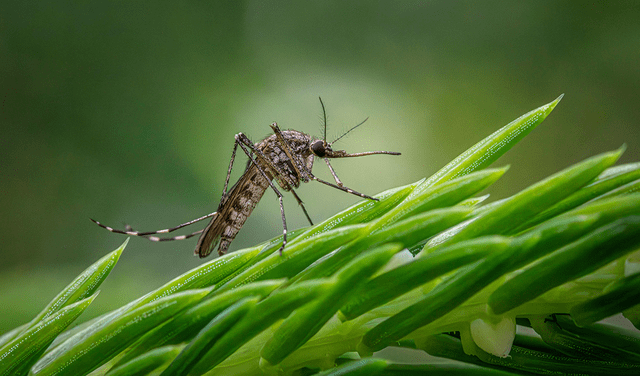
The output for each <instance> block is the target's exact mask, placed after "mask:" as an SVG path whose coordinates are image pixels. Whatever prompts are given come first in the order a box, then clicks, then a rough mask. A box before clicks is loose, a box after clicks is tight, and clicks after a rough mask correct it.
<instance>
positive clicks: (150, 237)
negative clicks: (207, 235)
mask: <svg viewBox="0 0 640 376" xmlns="http://www.w3.org/2000/svg"><path fill="white" fill-rule="evenodd" d="M202 231H204V229H202V230H198V231H196V232H192V233H191V234H187V235H178V236H173V237H171V238H160V237H158V236H143V238H145V239H149V240H151V241H152V242H167V241H172V240H184V239H189V238H190V237H192V236H196V235H198V234H201V233H202Z"/></svg>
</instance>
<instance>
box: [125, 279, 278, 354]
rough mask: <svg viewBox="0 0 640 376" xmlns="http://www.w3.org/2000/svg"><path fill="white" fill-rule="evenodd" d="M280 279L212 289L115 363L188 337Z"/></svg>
mask: <svg viewBox="0 0 640 376" xmlns="http://www.w3.org/2000/svg"><path fill="white" fill-rule="evenodd" d="M283 282H284V280H275V281H261V282H255V283H250V284H247V285H244V286H240V287H238V288H235V289H233V290H230V291H227V292H224V293H218V294H216V292H215V291H212V292H211V293H210V295H209V296H207V297H206V298H205V299H203V300H202V301H201V302H199V303H198V304H196V305H194V306H193V307H191V308H189V309H187V310H185V311H183V312H181V313H179V314H178V315H176V316H175V317H174V318H173V319H172V320H170V321H169V322H167V323H166V324H165V325H163V326H161V327H159V328H157V329H155V330H153V331H152V332H151V333H148V334H147V335H145V336H144V337H143V338H142V339H141V340H140V341H139V342H138V343H137V344H136V345H135V346H134V348H133V349H131V350H130V351H129V352H127V354H126V355H125V356H124V357H123V358H122V359H121V360H120V361H119V363H118V364H122V363H124V362H128V361H129V360H131V359H133V358H135V357H137V356H140V355H141V354H144V353H146V352H147V351H148V350H149V349H152V348H155V347H158V346H162V345H165V344H176V343H180V342H184V341H188V340H190V339H191V338H193V337H195V336H196V334H198V332H199V331H200V330H201V329H202V328H203V327H204V326H205V325H207V323H208V322H209V321H211V320H212V319H213V318H214V317H216V316H217V315H218V314H220V312H222V311H223V310H225V309H227V308H228V307H229V306H231V305H232V304H234V303H235V302H237V301H239V300H241V299H244V298H246V297H249V296H257V297H260V298H262V297H265V296H267V295H269V294H270V293H271V292H272V291H273V290H275V289H276V288H278V287H279V286H281V285H282V283H283ZM214 294H215V295H214Z"/></svg>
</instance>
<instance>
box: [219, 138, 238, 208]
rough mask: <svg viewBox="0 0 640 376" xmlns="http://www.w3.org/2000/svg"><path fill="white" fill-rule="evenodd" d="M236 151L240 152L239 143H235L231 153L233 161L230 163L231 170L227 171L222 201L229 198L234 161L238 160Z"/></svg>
mask: <svg viewBox="0 0 640 376" xmlns="http://www.w3.org/2000/svg"><path fill="white" fill-rule="evenodd" d="M236 150H238V143H237V142H234V143H233V151H232V152H231V160H230V161H229V169H228V170H227V178H226V179H225V181H224V190H223V191H222V199H223V200H224V199H225V197H226V196H227V187H228V186H229V178H230V177H231V169H232V168H233V161H234V160H235V159H236Z"/></svg>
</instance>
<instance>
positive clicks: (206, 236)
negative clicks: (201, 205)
mask: <svg viewBox="0 0 640 376" xmlns="http://www.w3.org/2000/svg"><path fill="white" fill-rule="evenodd" d="M268 187H269V182H268V181H267V180H266V179H265V178H264V176H262V173H261V172H260V170H258V168H257V167H256V166H255V165H253V164H251V165H249V167H247V169H246V170H245V172H244V174H242V176H241V177H240V179H239V180H238V181H237V182H236V184H235V185H234V186H233V187H232V188H231V192H230V193H229V196H228V198H227V199H226V200H225V199H223V200H222V201H221V202H220V206H219V207H218V215H217V216H216V217H215V218H213V219H212V220H211V222H210V223H209V225H207V227H206V228H205V229H204V231H203V232H202V235H200V239H198V244H197V245H196V250H195V253H196V254H197V255H198V256H200V257H206V256H208V255H209V254H211V252H213V251H214V250H215V248H216V247H217V246H218V245H219V246H220V247H219V248H218V254H219V255H223V254H224V253H225V252H226V251H227V249H228V248H229V245H230V244H231V242H232V241H233V239H235V237H236V234H238V231H240V229H241V228H242V226H243V225H244V223H245V221H246V220H247V218H249V215H251V212H252V211H253V209H254V208H255V207H256V204H257V203H258V201H260V199H261V198H262V195H263V194H264V192H265V191H266V190H267V188H268Z"/></svg>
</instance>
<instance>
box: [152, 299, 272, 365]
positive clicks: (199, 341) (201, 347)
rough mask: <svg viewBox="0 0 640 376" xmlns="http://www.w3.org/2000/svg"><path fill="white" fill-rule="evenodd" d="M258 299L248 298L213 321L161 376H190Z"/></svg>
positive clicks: (232, 306)
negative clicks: (218, 341) (196, 366)
mask: <svg viewBox="0 0 640 376" xmlns="http://www.w3.org/2000/svg"><path fill="white" fill-rule="evenodd" d="M258 301H260V298H258V297H246V298H243V299H240V300H239V301H238V302H236V303H235V304H233V305H231V306H230V307H228V308H227V309H225V310H224V311H222V313H220V314H219V315H217V316H216V317H215V318H214V319H212V320H211V322H209V323H208V324H207V325H206V326H205V327H204V328H203V329H202V330H201V331H200V332H199V333H198V334H197V335H196V337H195V338H194V339H193V340H192V341H191V342H189V344H188V345H187V346H186V347H185V348H184V349H183V350H182V351H181V352H180V354H179V355H178V356H177V357H176V358H175V359H174V360H173V361H172V362H171V364H169V367H167V368H166V369H165V370H164V371H163V372H162V374H161V376H180V375H186V374H188V373H189V372H190V371H191V369H192V368H193V367H194V366H195V365H196V364H197V363H198V362H199V361H200V359H201V358H202V356H204V355H205V354H206V353H207V352H208V351H209V349H210V348H211V347H212V346H213V345H214V344H215V342H216V341H217V340H218V339H220V338H221V337H222V336H223V335H224V334H225V333H226V332H227V331H228V330H229V329H230V328H231V327H232V326H233V325H234V324H235V323H236V322H238V320H240V319H241V318H242V317H244V316H245V315H246V314H247V312H249V311H250V310H251V309H252V308H253V307H254V306H255V305H256V304H257V303H258Z"/></svg>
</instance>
